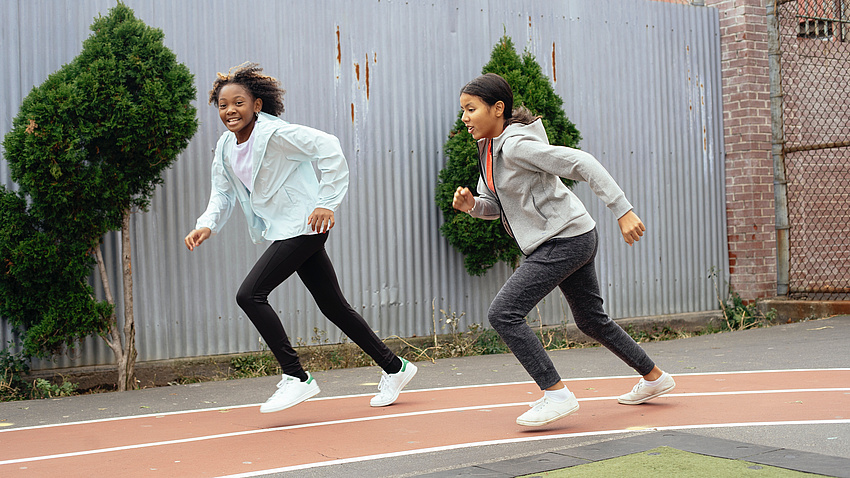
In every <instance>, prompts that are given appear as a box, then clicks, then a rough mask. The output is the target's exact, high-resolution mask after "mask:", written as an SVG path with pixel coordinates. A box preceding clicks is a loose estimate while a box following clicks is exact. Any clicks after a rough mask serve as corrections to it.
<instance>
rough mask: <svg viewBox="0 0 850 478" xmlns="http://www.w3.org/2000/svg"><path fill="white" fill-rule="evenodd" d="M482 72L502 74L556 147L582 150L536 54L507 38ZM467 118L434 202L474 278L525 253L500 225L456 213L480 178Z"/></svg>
mask: <svg viewBox="0 0 850 478" xmlns="http://www.w3.org/2000/svg"><path fill="white" fill-rule="evenodd" d="M482 73H497V74H499V75H501V76H502V77H503V78H505V80H507V82H508V84H510V85H511V89H512V90H513V93H514V107H518V106H520V105H525V106H526V107H527V108H528V109H529V110H531V112H532V113H534V114H536V115H540V116H542V117H543V126H544V127H545V128H546V134H547V135H548V137H549V142H550V143H551V144H556V145H561V146H570V147H573V148H575V147H577V145H578V142H579V140H580V139H581V135H580V134H579V132H578V130H577V129H576V127H575V125H574V124H573V123H571V122H570V121H569V120H568V119H567V117H566V115H565V114H564V110H563V109H562V108H561V105H562V104H563V100H561V98H560V97H558V95H556V94H555V90H554V89H553V88H552V85H551V84H550V83H549V79H548V78H546V76H544V75H543V72H542V70H541V68H540V65H539V64H538V63H537V62H536V61H535V59H534V56H532V55H531V53H529V52H528V51H525V53H523V55H522V57H520V56H519V55H518V54H517V52H516V50H515V49H514V45H513V42H512V41H511V39H510V38H509V37H507V36H504V37H502V39H501V40H500V41H499V43H497V44H496V46H495V47H494V49H493V52H492V53H491V55H490V61H489V62H488V63H487V64H486V65H484V68H483V69H482ZM470 80H472V78H470ZM462 115H463V112H460V113H458V116H457V120H456V121H455V124H454V127H453V128H452V129H451V131H450V133H449V139H448V141H446V143H445V145H444V152H445V155H446V157H447V158H448V161H447V163H446V166H445V168H443V170H441V171H440V173H439V178H438V181H437V187H436V194H435V197H436V202H437V206H439V208H440V210H441V211H442V212H443V219H444V223H443V225H442V226H441V227H440V232H441V233H442V234H443V236H445V237H446V239H448V241H449V244H451V245H452V246H453V247H454V248H455V249H457V250H458V251H459V252H460V253H461V254H463V255H464V266H465V267H466V270H467V272H468V273H469V274H471V275H482V274H484V273H485V272H486V271H487V270H488V269H489V268H490V267H492V266H493V265H494V264H496V263H497V262H499V261H502V262H505V263H507V264H508V265H510V266H511V267H516V266H517V264H518V261H519V257H520V255H521V254H522V252H521V251H520V249H519V246H517V244H516V241H514V240H513V239H512V238H511V237H510V236H509V235H508V234H507V232H505V229H504V227H502V223H501V220H496V221H483V220H480V219H475V218H473V217H471V216H470V215H468V214H465V213H460V212H459V211H457V210H455V209H454V208H452V198H453V196H454V193H455V190H457V188H458V186H463V187H468V188H470V190H472V191H473V193H474V194H477V191H476V190H475V189H476V185H477V183H478V176H479V172H478V148H477V146H476V144H475V140H474V139H473V138H472V135H470V134H469V132H467V130H466V126H464V124H463V121H461V116H462ZM565 182H566V183H567V184H568V185H571V184H572V182H570V181H565Z"/></svg>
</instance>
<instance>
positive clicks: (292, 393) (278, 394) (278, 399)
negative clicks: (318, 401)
mask: <svg viewBox="0 0 850 478" xmlns="http://www.w3.org/2000/svg"><path fill="white" fill-rule="evenodd" d="M320 391H321V390H319V384H318V383H316V379H315V378H313V376H312V375H310V372H307V381H306V382H302V381H301V379H299V378H297V377H291V376H289V375H286V374H283V378H282V379H281V380H280V382H278V383H277V391H275V392H274V395H272V396H271V397H269V399H268V400H266V403H264V404H262V405H260V413H271V412H279V411H281V410H285V409H287V408H289V407H292V406H295V405H298V404H299V403H301V402H303V401H304V400H307V399H308V398H310V397H313V396H315V395H318V393H319V392H320Z"/></svg>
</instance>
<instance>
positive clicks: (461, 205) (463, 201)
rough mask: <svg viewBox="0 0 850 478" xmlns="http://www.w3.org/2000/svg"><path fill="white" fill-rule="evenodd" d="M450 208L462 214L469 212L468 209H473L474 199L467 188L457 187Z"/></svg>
mask: <svg viewBox="0 0 850 478" xmlns="http://www.w3.org/2000/svg"><path fill="white" fill-rule="evenodd" d="M452 207H453V208H455V209H457V210H458V211H463V212H469V210H470V209H472V208H473V207H475V197H474V196H473V195H472V192H471V191H470V190H469V188H464V187H460V186H458V188H457V191H455V195H454V198H453V199H452Z"/></svg>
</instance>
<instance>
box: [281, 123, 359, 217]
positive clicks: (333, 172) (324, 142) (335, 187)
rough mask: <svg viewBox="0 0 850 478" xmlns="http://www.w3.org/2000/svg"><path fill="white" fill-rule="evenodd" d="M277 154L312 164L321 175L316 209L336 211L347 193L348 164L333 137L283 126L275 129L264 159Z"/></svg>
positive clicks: (297, 126) (311, 129)
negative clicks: (313, 162)
mask: <svg viewBox="0 0 850 478" xmlns="http://www.w3.org/2000/svg"><path fill="white" fill-rule="evenodd" d="M269 150H271V151H269ZM278 154H279V155H281V157H285V158H288V159H291V160H295V161H305V162H310V161H315V162H316V166H317V167H318V168H319V171H320V172H321V178H320V179H319V194H318V202H317V203H316V208H321V209H326V210H328V211H331V212H332V211H336V209H337V208H338V207H339V205H340V203H342V199H343V198H344V197H345V193H346V192H347V191H348V164H347V163H346V161H345V155H343V153H342V147H341V146H340V144H339V140H338V139H337V138H336V136H333V135H331V134H328V133H325V132H323V131H319V130H317V129H313V128H310V127H307V126H302V125H295V124H287V125H285V126H281V127H280V128H278V130H277V131H276V132H275V134H274V135H272V137H271V139H270V140H269V144H268V146H267V151H266V157H271V156H272V155H278Z"/></svg>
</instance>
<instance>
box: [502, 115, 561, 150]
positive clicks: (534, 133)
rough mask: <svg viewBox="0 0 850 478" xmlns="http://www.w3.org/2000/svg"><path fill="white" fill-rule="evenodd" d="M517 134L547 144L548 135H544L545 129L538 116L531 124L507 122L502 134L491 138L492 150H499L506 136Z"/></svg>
mask: <svg viewBox="0 0 850 478" xmlns="http://www.w3.org/2000/svg"><path fill="white" fill-rule="evenodd" d="M517 136H525V137H528V139H534V140H537V141H541V142H543V143H546V144H549V137H548V136H546V129H545V128H544V127H543V120H541V119H539V118H538V119H536V120H534V122H532V123H531V124H522V123H513V124H509V125H508V127H507V128H505V130H504V131H502V134H500V135H499V136H497V137H495V138H493V151H497V150H501V149H502V146H503V145H504V144H505V141H507V140H508V138H514V137H517Z"/></svg>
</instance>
